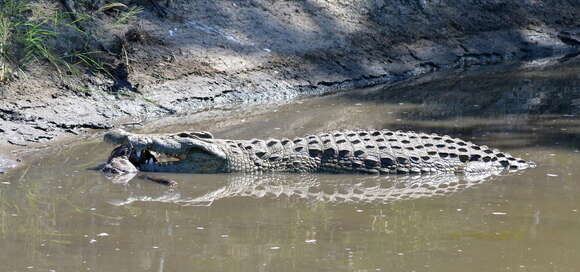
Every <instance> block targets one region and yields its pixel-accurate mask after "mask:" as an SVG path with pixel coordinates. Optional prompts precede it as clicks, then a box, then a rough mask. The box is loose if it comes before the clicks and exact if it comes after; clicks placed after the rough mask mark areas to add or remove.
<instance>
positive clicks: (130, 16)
mask: <svg viewBox="0 0 580 272" xmlns="http://www.w3.org/2000/svg"><path fill="white" fill-rule="evenodd" d="M141 12H143V8H142V7H132V8H130V9H129V10H128V11H126V12H123V13H121V14H120V15H119V17H118V18H117V20H116V21H115V24H116V25H122V24H126V23H128V22H131V21H134V20H135V18H136V17H137V15H139V13H141Z"/></svg>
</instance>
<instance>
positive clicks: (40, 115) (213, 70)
mask: <svg viewBox="0 0 580 272" xmlns="http://www.w3.org/2000/svg"><path fill="white" fill-rule="evenodd" d="M573 2H574V1H557V0H546V1H508V0H505V1H501V0H498V1H389V2H388V3H384V2H383V1H336V2H335V1H333V2H328V1H322V0H320V1H319V0H315V1H265V0H255V1H195V3H191V2H190V1H174V3H173V4H172V6H170V7H168V9H167V11H168V14H169V16H159V14H158V12H155V11H153V10H147V9H145V11H144V12H143V13H141V14H140V15H139V17H138V21H137V23H136V24H135V25H134V26H128V27H126V28H122V29H118V30H115V33H116V34H115V35H116V36H117V37H122V40H123V44H122V47H121V49H122V50H121V49H119V50H121V51H119V52H122V53H123V54H119V55H122V56H120V57H119V59H118V61H117V62H116V63H113V64H114V66H113V67H112V69H111V70H112V71H115V75H116V79H115V80H113V79H110V78H108V77H106V76H103V75H99V74H86V75H83V76H82V77H81V78H78V79H61V78H56V77H55V75H54V71H51V70H50V67H49V65H47V66H46V67H43V66H39V67H36V68H35V69H33V71H29V72H28V76H26V77H22V78H19V79H18V80H16V81H13V82H11V83H9V84H7V85H5V86H2V87H1V88H2V92H0V95H1V96H2V99H1V100H0V146H1V147H3V148H4V149H14V148H17V149H21V148H29V147H31V146H37V145H39V144H46V143H50V142H51V141H53V140H54V139H55V138H57V137H62V136H66V135H78V134H82V133H85V132H86V131H87V130H90V129H109V128H112V127H114V126H119V125H123V124H134V123H142V122H144V121H145V120H148V119H151V118H157V117H160V116H166V115H172V114H187V113H194V112H199V111H203V110H207V109H211V108H219V107H224V108H234V107H243V105H246V104H264V103H284V102H288V101H291V100H293V99H296V98H300V97H305V96H313V95H322V94H326V93H331V92H336V91H341V90H348V89H353V88H361V87H367V86H372V85H378V84H392V83H395V82H398V81H401V80H407V79H414V78H418V77H421V76H424V75H427V74H431V73H432V72H436V71H445V70H454V71H462V70H473V69H478V67H481V66H487V65H493V64H505V63H513V64H514V66H518V63H533V60H535V59H541V58H548V59H550V58H551V57H552V62H550V63H551V64H553V63H554V62H565V61H566V60H568V59H573V58H574V57H575V56H577V55H578V54H579V53H580V22H579V21H578V18H580V6H579V5H577V4H575V3H573ZM118 45H119V44H118V43H117V42H115V39H112V40H111V41H104V43H103V46H104V47H105V48H104V49H105V50H106V51H113V52H114V51H115V50H118ZM555 56H557V57H555ZM536 66H542V64H540V65H536ZM547 66H549V65H547ZM537 68H538V67H536V68H535V69H537ZM540 68H541V67H540ZM2 164H4V166H6V165H7V164H9V162H5V163H2ZM0 168H2V167H1V165H0Z"/></svg>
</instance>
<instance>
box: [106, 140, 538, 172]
mask: <svg viewBox="0 0 580 272" xmlns="http://www.w3.org/2000/svg"><path fill="white" fill-rule="evenodd" d="M105 140H107V141H109V142H112V143H116V144H120V145H121V146H122V148H125V149H129V150H130V151H129V154H128V155H127V154H126V153H123V154H124V156H125V157H124V158H125V160H128V161H129V162H130V163H131V164H132V165H134V166H135V167H136V168H137V169H139V170H141V171H152V172H180V173H231V172H245V173H262V172H294V173H313V172H329V173H371V174H421V173H465V174H469V173H481V172H498V171H502V170H504V169H508V170H519V169H526V168H529V167H534V166H535V165H534V163H532V162H529V161H525V160H523V159H520V158H514V157H512V156H511V155H509V154H507V153H502V152H500V151H497V150H492V149H489V148H488V147H486V146H478V145H475V144H473V143H471V142H466V141H463V140H460V139H457V138H452V137H449V136H440V135H436V134H424V133H415V132H402V131H390V130H373V131H362V130H361V131H335V132H331V133H322V134H318V135H309V136H306V137H303V138H295V139H269V140H257V139H254V140H226V139H215V138H213V136H212V135H211V134H210V133H208V132H183V133H177V134H159V135H156V134H132V133H128V132H126V131H123V130H116V131H112V132H109V133H107V134H106V135H105ZM117 153H118V152H117ZM111 156H112V157H114V156H115V152H113V154H111ZM111 160H112V158H110V159H109V161H111Z"/></svg>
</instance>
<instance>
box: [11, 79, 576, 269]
mask: <svg viewBox="0 0 580 272" xmlns="http://www.w3.org/2000/svg"><path fill="white" fill-rule="evenodd" d="M578 74H579V73H578V70H572V72H569V73H560V72H554V73H542V74H541V76H539V75H538V74H534V73H524V74H509V75H500V76H489V75H488V76H478V77H477V76H473V77H468V78H464V79H460V80H459V79H458V80H446V81H440V82H434V83H427V84H419V85H415V86H410V87H404V86H403V87H400V88H397V89H395V90H391V91H389V92H388V93H386V92H381V91H380V90H361V91H359V92H356V93H350V94H347V95H343V96H328V97H323V98H317V99H313V100H309V101H305V102H303V103H298V104H293V105H287V106H282V107H278V108H274V107H267V108H261V109H254V110H252V111H250V112H244V111H238V112H236V111H234V117H231V115H228V114H223V113H222V112H217V111H216V112H210V113H203V114H200V115H198V116H195V117H192V116H189V117H180V118H170V119H165V120H163V121H159V122H154V123H153V124H152V125H151V126H149V127H147V128H141V129H139V131H144V132H151V131H177V130H210V131H212V132H214V134H215V135H216V136H217V137H235V138H252V137H263V138H267V137H281V136H299V135H304V134H309V133H313V132H320V131H325V130H334V129H346V128H375V129H379V128H390V129H413V130H420V131H429V132H438V133H447V134H451V135H453V136H457V137H462V138H464V139H468V140H471V141H474V142H476V143H478V144H487V145H489V146H493V147H497V148H500V149H503V150H505V151H508V152H511V153H513V154H514V155H518V156H521V157H524V158H526V159H530V160H534V161H536V162H537V164H538V165H539V167H538V168H535V169H529V170H525V171H522V172H518V173H515V174H511V175H506V176H499V177H491V178H486V179H484V180H482V181H478V182H475V183H473V184H472V183H470V182H467V183H465V182H463V183H461V182H457V183H460V184H467V185H466V186H463V187H462V188H461V189H457V190H456V192H454V193H450V194H444V195H443V196H434V195H433V194H432V193H426V194H424V195H421V194H415V195H413V197H410V198H411V199H408V200H398V199H399V198H401V197H399V195H398V194H397V193H396V191H397V190H399V189H401V190H403V189H405V188H406V187H405V184H408V183H409V182H411V183H412V182H429V180H428V179H427V180H421V179H420V180H418V181H417V180H415V181H412V180H411V181H410V180H405V178H398V179H397V178H395V179H393V178H383V177H369V176H356V175H352V176H349V175H311V176H300V175H273V176H268V175H266V176H259V177H251V176H244V175H175V174H173V175H171V174H164V176H167V177H171V178H173V179H175V180H177V181H179V186H178V187H177V188H176V189H175V190H174V191H171V190H169V189H168V188H167V187H163V186H161V185H158V184H155V183H151V182H147V181H143V180H138V179H134V180H133V181H131V182H130V183H129V184H128V185H121V184H114V183H113V182H111V181H110V180H107V179H105V178H104V177H103V176H102V175H101V174H100V173H98V172H96V171H90V170H87V168H91V167H94V166H96V165H98V164H99V163H101V162H103V161H104V160H105V158H106V157H107V155H108V152H110V150H111V148H112V147H111V146H108V145H105V144H103V143H102V142H101V141H100V139H95V140H93V141H90V142H87V143H84V144H81V145H76V146H68V147H60V148H58V152H55V154H54V155H52V156H50V157H47V158H45V159H42V160H39V161H36V162H34V163H32V164H30V165H28V166H27V167H24V168H22V169H20V170H18V171H17V172H15V173H12V174H10V175H5V176H0V178H1V180H0V182H1V183H0V271H58V272H62V271H578V270H580V258H578V256H580V181H579V180H578V177H579V176H580V167H578V166H579V165H580V153H578V148H580V141H579V139H578V135H579V132H580V120H579V119H578V118H577V117H575V116H573V115H543V114H537V113H536V112H535V110H536V109H533V108H531V109H530V112H532V113H531V114H522V113H521V110H518V108H517V107H518V104H517V103H515V102H517V101H519V100H518V98H521V97H522V96H525V95H533V94H534V93H535V92H555V93H563V92H574V91H575V92H579V91H580V89H579V87H578V86H580V84H578V82H579V81H580V79H579V78H578V76H577V75H578ZM478 82H479V83H478ZM482 82H484V83H485V84H483V83H482ZM482 84H483V85H484V86H485V89H482V90H485V93H481V95H480V96H479V97H477V96H474V95H473V93H474V90H476V89H478V88H481V87H482ZM470 88H471V90H470ZM506 93H511V94H513V97H515V98H514V99H512V96H508V97H507V98H504V96H505V94H506ZM395 94H396V95H395ZM493 97H495V98H496V99H495V100H494V99H492V98H493ZM510 101H512V102H513V101H515V102H514V103H511V102H510ZM443 105H447V106H443ZM520 106H521V105H520ZM532 106H533V105H532ZM538 107H541V105H539V106H538ZM200 116H201V117H203V118H204V119H203V121H195V120H196V118H200ZM451 179H452V178H451ZM451 182H454V181H453V180H451ZM401 184H402V185H401ZM471 185H473V186H471ZM305 192H306V193H305ZM431 192H433V190H431Z"/></svg>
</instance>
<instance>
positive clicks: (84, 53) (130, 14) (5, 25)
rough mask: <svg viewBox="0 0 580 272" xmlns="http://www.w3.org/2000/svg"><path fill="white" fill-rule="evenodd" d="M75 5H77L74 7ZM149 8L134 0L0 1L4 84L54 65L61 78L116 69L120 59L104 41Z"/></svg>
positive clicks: (1, 76)
mask: <svg viewBox="0 0 580 272" xmlns="http://www.w3.org/2000/svg"><path fill="white" fill-rule="evenodd" d="M73 5H74V6H73ZM142 11H143V7H142V6H139V5H136V4H135V5H130V4H129V3H128V1H118V2H109V1H107V2H104V1H88V0H81V1H74V2H73V1H70V0H62V1H59V2H57V1H47V0H0V84H5V83H7V82H10V81H11V80H14V79H16V78H20V77H26V76H27V74H29V72H30V71H31V70H32V69H33V68H34V66H37V65H38V66H44V65H49V66H51V67H52V69H53V70H54V71H55V72H56V74H57V75H58V77H59V78H62V77H66V76H74V75H78V74H80V73H83V72H90V73H101V74H104V75H106V76H108V77H113V75H112V74H111V73H110V70H111V65H110V62H111V59H115V58H117V56H115V54H112V53H111V52H110V51H109V50H108V49H107V47H106V46H104V45H103V44H104V43H106V42H108V41H111V40H114V39H116V38H118V37H117V36H116V35H114V33H115V28H128V27H130V25H131V24H132V23H134V22H135V21H136V20H135V18H136V17H137V16H138V15H139V13H141V12H142Z"/></svg>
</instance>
